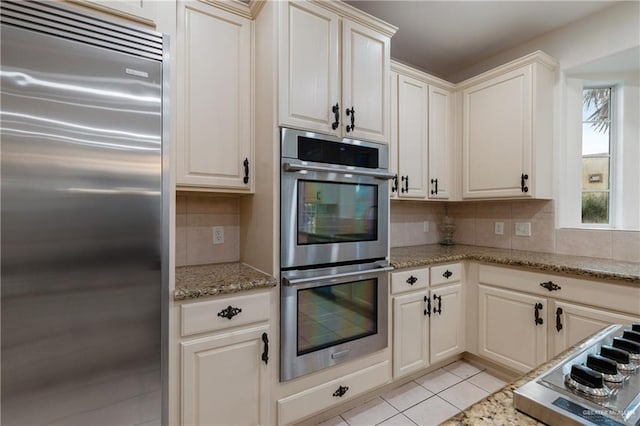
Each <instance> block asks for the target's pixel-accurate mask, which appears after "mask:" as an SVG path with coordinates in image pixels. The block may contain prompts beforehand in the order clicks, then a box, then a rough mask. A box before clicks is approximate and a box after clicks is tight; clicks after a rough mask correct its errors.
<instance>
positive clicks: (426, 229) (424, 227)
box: [422, 220, 429, 232]
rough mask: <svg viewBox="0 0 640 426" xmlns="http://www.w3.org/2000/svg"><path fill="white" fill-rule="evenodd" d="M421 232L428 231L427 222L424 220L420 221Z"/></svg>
mask: <svg viewBox="0 0 640 426" xmlns="http://www.w3.org/2000/svg"><path fill="white" fill-rule="evenodd" d="M422 232H429V222H428V221H426V220H425V221H424V222H422Z"/></svg>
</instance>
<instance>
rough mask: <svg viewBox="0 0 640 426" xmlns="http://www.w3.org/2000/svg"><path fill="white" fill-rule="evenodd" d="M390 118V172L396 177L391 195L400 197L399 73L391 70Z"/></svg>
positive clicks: (392, 182)
mask: <svg viewBox="0 0 640 426" xmlns="http://www.w3.org/2000/svg"><path fill="white" fill-rule="evenodd" d="M389 88H390V90H389V93H390V94H391V96H390V98H389V106H390V112H389V118H390V121H391V126H390V131H391V134H390V137H389V141H390V142H389V172H390V173H393V174H394V178H393V179H391V180H389V197H390V198H391V199H394V198H398V192H399V191H400V186H399V183H398V182H399V177H398V73H397V72H394V71H391V73H390V74H389Z"/></svg>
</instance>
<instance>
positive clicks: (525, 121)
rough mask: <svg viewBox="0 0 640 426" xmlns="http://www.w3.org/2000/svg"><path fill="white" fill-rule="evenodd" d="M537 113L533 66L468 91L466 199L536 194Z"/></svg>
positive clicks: (465, 111)
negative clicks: (525, 187) (524, 182)
mask: <svg viewBox="0 0 640 426" xmlns="http://www.w3.org/2000/svg"><path fill="white" fill-rule="evenodd" d="M531 114H532V111H531V66H526V67H522V68H520V69H517V70H514V71H511V72H508V73H505V74H504V75H501V76H499V77H496V78H493V79H491V80H488V81H485V82H483V83H479V84H478V85H476V86H473V87H470V88H468V89H465V90H464V91H463V123H462V125H463V133H462V149H463V151H462V152H463V173H462V174H463V183H462V186H463V188H462V189H463V194H462V195H463V197H464V198H495V197H529V196H531V194H532V192H523V191H522V190H521V175H522V174H526V175H528V176H529V175H530V174H531ZM529 177H531V176H529Z"/></svg>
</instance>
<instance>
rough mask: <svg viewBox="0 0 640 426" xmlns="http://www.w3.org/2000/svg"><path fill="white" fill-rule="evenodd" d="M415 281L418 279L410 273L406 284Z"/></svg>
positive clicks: (411, 283) (412, 283)
mask: <svg viewBox="0 0 640 426" xmlns="http://www.w3.org/2000/svg"><path fill="white" fill-rule="evenodd" d="M417 281H418V279H417V278H416V277H414V276H413V275H411V276H410V277H409V278H407V284H409V285H414V284H415V283H416V282H417Z"/></svg>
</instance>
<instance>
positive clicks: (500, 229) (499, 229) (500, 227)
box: [494, 222, 504, 235]
mask: <svg viewBox="0 0 640 426" xmlns="http://www.w3.org/2000/svg"><path fill="white" fill-rule="evenodd" d="M494 233H495V234H496V235H504V222H496V225H495V231H494Z"/></svg>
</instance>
